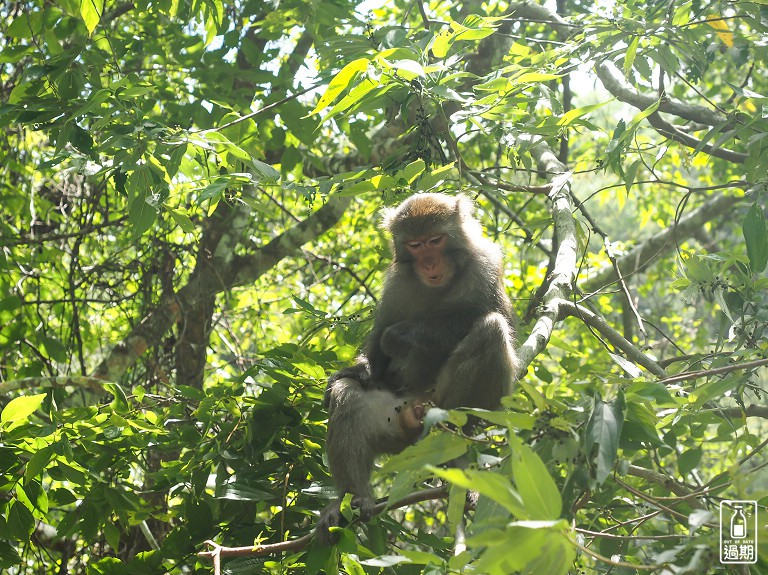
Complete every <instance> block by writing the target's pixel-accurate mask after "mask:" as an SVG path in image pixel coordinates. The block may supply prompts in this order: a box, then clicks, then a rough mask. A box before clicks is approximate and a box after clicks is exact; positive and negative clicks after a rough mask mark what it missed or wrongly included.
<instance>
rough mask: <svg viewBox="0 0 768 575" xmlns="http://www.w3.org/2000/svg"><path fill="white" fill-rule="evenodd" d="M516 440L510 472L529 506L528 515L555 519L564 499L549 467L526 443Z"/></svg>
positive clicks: (521, 495) (560, 510) (558, 515)
mask: <svg viewBox="0 0 768 575" xmlns="http://www.w3.org/2000/svg"><path fill="white" fill-rule="evenodd" d="M515 443H516V444H517V445H513V464H512V476H513V477H514V479H515V486H516V487H517V492H518V493H519V494H520V497H521V498H522V500H523V503H524V504H525V508H526V509H527V510H528V517H529V518H531V519H538V520H549V519H558V518H559V517H560V513H561V512H562V509H563V501H562V498H561V497H560V491H559V490H558V488H557V485H556V484H555V482H554V480H553V479H552V477H551V476H550V474H549V470H548V469H547V467H546V465H544V462H543V461H542V460H541V458H540V457H539V456H538V455H537V454H536V453H535V452H534V451H533V450H532V449H531V448H530V447H529V446H527V445H525V444H524V443H522V442H521V441H519V440H516V441H515Z"/></svg>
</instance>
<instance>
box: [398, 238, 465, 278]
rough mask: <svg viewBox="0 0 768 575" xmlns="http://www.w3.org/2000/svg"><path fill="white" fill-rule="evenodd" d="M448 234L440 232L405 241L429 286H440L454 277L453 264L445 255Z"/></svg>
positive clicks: (421, 276)
mask: <svg viewBox="0 0 768 575" xmlns="http://www.w3.org/2000/svg"><path fill="white" fill-rule="evenodd" d="M447 239H448V236H446V235H445V234H438V235H434V236H427V237H424V238H415V239H412V240H409V241H407V242H405V249H407V250H408V253H410V254H411V256H413V259H414V264H413V265H414V268H415V269H416V273H417V274H418V276H419V279H420V280H421V282H422V283H423V284H424V285H425V286H428V287H440V286H442V285H445V284H446V283H448V282H449V281H450V280H451V278H452V277H453V265H452V264H451V263H450V261H449V260H448V259H447V258H446V257H445V256H444V254H443V251H444V250H445V247H446V243H447Z"/></svg>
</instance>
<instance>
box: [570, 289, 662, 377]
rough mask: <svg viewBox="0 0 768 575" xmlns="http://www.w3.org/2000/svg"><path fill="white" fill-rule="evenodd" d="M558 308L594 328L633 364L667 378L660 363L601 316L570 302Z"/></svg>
mask: <svg viewBox="0 0 768 575" xmlns="http://www.w3.org/2000/svg"><path fill="white" fill-rule="evenodd" d="M558 307H559V309H560V311H561V313H563V314H565V315H570V316H571V317H576V318H579V319H580V320H582V321H583V322H584V323H586V324H587V325H589V326H590V327H593V328H594V329H596V330H597V331H599V332H600V334H601V335H602V336H603V337H605V339H607V340H608V341H609V342H610V343H611V344H612V345H613V346H614V347H616V348H617V349H620V350H621V351H623V352H624V354H625V355H626V356H627V359H629V360H630V361H631V362H633V363H636V364H638V365H641V366H643V367H644V368H645V369H647V370H648V371H650V372H651V373H652V374H654V375H656V376H658V377H666V376H667V372H666V371H665V370H664V368H663V367H661V366H660V365H659V364H658V363H656V362H655V361H654V360H652V359H651V358H650V357H648V356H647V355H645V354H644V353H643V352H641V351H640V350H639V349H637V348H636V347H635V346H634V345H633V344H632V342H630V341H628V340H627V339H625V338H624V336H622V335H621V334H620V333H619V332H618V331H616V330H615V329H614V328H613V327H611V325H610V324H609V323H608V322H607V321H605V319H603V318H602V317H600V316H599V315H597V314H595V313H592V312H591V311H589V310H588V309H586V308H585V307H583V306H579V305H576V304H575V303H573V302H570V301H562V302H559V304H558Z"/></svg>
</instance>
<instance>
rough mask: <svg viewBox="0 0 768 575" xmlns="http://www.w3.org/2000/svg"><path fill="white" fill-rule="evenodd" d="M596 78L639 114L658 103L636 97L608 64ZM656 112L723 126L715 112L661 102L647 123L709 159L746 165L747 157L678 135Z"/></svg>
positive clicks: (672, 102)
mask: <svg viewBox="0 0 768 575" xmlns="http://www.w3.org/2000/svg"><path fill="white" fill-rule="evenodd" d="M595 70H596V72H597V77H598V78H600V81H601V82H602V83H603V86H604V87H605V89H606V90H608V92H610V93H611V94H612V95H614V96H616V98H618V99H619V100H621V101H622V102H625V103H627V104H630V105H631V106H634V107H635V108H638V109H639V110H646V109H648V108H649V107H650V106H652V105H654V104H655V103H656V102H657V99H656V98H654V97H651V96H645V95H643V94H640V93H638V92H637V91H636V90H635V89H634V88H633V87H632V86H630V85H629V84H628V83H627V82H626V81H625V80H624V78H622V77H621V76H620V73H619V71H618V70H616V69H615V68H614V67H613V65H611V64H606V63H604V64H598V65H597V66H596V67H595ZM658 112H668V113H670V114H674V115H676V116H679V117H681V118H684V119H687V120H691V121H695V122H699V123H702V124H707V125H719V124H722V123H724V122H726V121H727V120H726V118H724V117H722V116H720V115H719V114H717V113H715V112H711V111H710V110H707V109H706V108H703V107H701V106H691V105H688V104H683V103H682V102H678V101H675V100H670V99H668V98H664V99H662V100H661V101H660V102H659V107H658V110H657V111H656V112H654V113H653V114H651V115H650V116H648V122H649V123H650V124H651V126H653V127H654V128H655V129H656V130H657V131H658V132H659V133H660V134H662V135H664V136H666V137H668V138H671V139H672V140H675V141H676V142H679V143H681V144H683V145H685V146H688V147H689V148H694V149H695V148H699V147H700V148H701V149H702V150H703V151H705V152H706V153H707V154H709V155H710V156H715V157H717V158H721V159H723V160H728V161H729V162H735V163H737V164H742V163H744V162H745V161H746V159H747V155H746V154H741V153H739V152H734V151H732V150H728V149H725V148H716V147H714V146H712V145H710V144H704V145H703V146H702V143H701V141H700V140H698V139H697V138H694V137H693V136H689V135H688V134H684V133H682V132H681V131H679V130H678V129H677V128H675V126H673V125H672V124H670V123H669V122H666V121H665V120H664V119H663V118H662V117H661V116H660V115H659V113H658Z"/></svg>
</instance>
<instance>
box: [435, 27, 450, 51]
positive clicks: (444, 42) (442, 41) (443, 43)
mask: <svg viewBox="0 0 768 575" xmlns="http://www.w3.org/2000/svg"><path fill="white" fill-rule="evenodd" d="M451 44H453V33H452V32H450V31H449V30H448V29H446V28H443V29H442V30H440V32H438V33H437V36H435V39H434V41H433V42H432V54H433V55H434V56H435V58H445V57H446V55H447V54H448V50H449V49H450V47H451Z"/></svg>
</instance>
